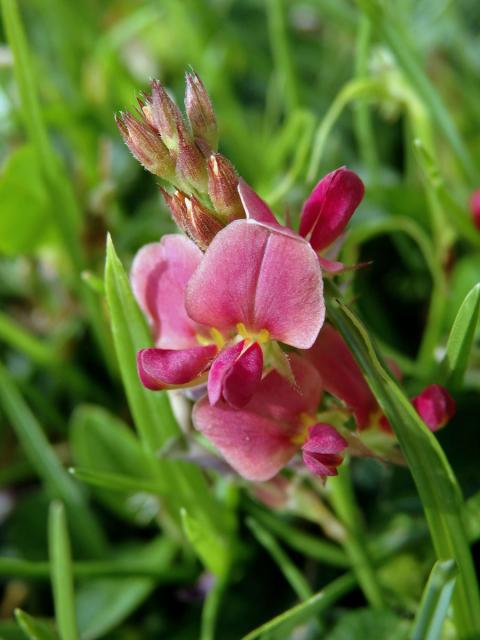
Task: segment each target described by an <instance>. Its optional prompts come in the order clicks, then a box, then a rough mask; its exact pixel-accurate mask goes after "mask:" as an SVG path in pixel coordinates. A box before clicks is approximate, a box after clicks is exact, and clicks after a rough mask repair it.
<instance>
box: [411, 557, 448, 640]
mask: <svg viewBox="0 0 480 640" xmlns="http://www.w3.org/2000/svg"><path fill="white" fill-rule="evenodd" d="M456 576H457V567H456V565H455V562H454V560H444V561H443V562H436V563H435V564H434V565H433V569H432V571H431V573H430V577H429V579H428V582H427V585H426V587H425V590H424V592H423V595H422V600H421V602H420V606H419V608H418V611H417V614H416V616H415V622H414V625H413V630H412V632H411V636H410V637H411V640H439V639H440V637H441V633H442V627H443V623H444V621H445V618H446V616H447V612H448V607H449V606H450V601H451V599H452V594H453V590H454V588H455V582H456Z"/></svg>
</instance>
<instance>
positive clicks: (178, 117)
mask: <svg viewBox="0 0 480 640" xmlns="http://www.w3.org/2000/svg"><path fill="white" fill-rule="evenodd" d="M146 108H147V112H149V115H148V116H147V115H146V117H147V118H148V119H151V121H152V122H153V124H154V126H155V128H156V129H157V130H158V132H159V133H160V135H161V136H162V140H163V141H164V143H165V144H166V146H167V147H168V148H169V149H171V150H176V149H177V145H178V131H179V130H182V129H184V124H183V119H182V114H181V113H180V110H179V109H178V107H177V105H176V104H175V103H174V102H173V100H172V99H171V98H170V96H169V95H168V93H167V92H166V91H165V89H164V87H163V86H162V85H161V84H160V82H158V80H153V82H152V96H151V98H149V99H148V100H147V103H146Z"/></svg>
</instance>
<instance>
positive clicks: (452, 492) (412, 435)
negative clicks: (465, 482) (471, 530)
mask: <svg viewBox="0 0 480 640" xmlns="http://www.w3.org/2000/svg"><path fill="white" fill-rule="evenodd" d="M329 288H330V291H332V287H331V285H329ZM327 306H328V312H329V317H330V318H331V320H333V321H334V323H335V324H336V325H337V328H338V329H339V331H340V332H341V334H342V335H343V337H344V339H345V340H346V342H347V343H348V345H349V346H350V348H351V350H352V352H353V354H354V356H355V358H356V359H357V361H358V363H359V365H360V366H361V368H362V370H363V372H364V373H365V376H366V379H367V382H368V384H369V385H370V387H371V389H372V391H373V393H374V394H375V396H376V398H377V400H378V402H379V404H380V406H381V407H382V409H383V411H384V412H385V415H386V417H387V418H388V420H389V422H390V424H391V425H392V428H393V430H394V431H395V434H396V436H397V438H398V441H399V443H400V446H401V448H402V451H403V454H404V455H405V458H406V460H407V462H408V466H409V468H410V471H411V473H412V476H413V478H414V480H415V483H416V486H417V490H418V492H419V495H420V499H421V501H422V505H423V508H424V511H425V515H426V518H427V522H428V525H429V529H430V535H431V537H432V541H433V545H434V547H435V552H436V554H437V558H438V559H439V560H447V559H450V558H453V559H454V560H455V562H456V563H457V566H458V570H459V575H458V584H457V589H456V591H455V594H454V596H453V606H454V613H455V624H456V626H457V632H458V634H459V637H469V636H471V637H473V636H475V635H478V634H480V606H479V600H480V597H479V592H478V583H477V579H476V576H475V570H474V566H473V562H472V556H471V553H470V548H469V544H468V539H467V535H466V532H465V527H464V523H463V518H462V508H463V504H462V495H461V492H460V488H459V486H458V483H457V481H456V478H455V475H454V473H453V471H452V469H451V467H450V465H449V463H448V460H447V459H446V457H445V453H444V452H443V450H442V448H441V447H440V444H439V443H438V441H437V439H436V438H435V436H434V435H433V434H432V433H431V432H430V431H429V430H428V429H427V427H426V426H425V424H424V423H423V422H422V420H421V419H420V418H419V416H418V415H417V413H416V411H415V410H414V409H413V407H412V405H411V404H410V402H409V400H408V398H407V397H406V396H405V395H404V394H403V392H402V391H401V390H400V388H399V387H398V385H397V383H396V382H395V381H394V380H393V379H392V378H391V376H390V375H389V374H388V373H387V372H386V370H385V368H384V367H383V366H382V364H381V363H380V361H379V359H378V355H377V353H376V351H375V349H374V347H373V345H372V343H371V341H370V338H369V336H368V334H367V332H366V330H365V328H364V327H363V325H362V324H361V323H360V321H359V320H358V319H357V318H356V317H355V316H354V314H353V313H352V312H351V311H350V310H349V309H348V308H347V307H346V306H345V305H344V304H342V303H341V302H340V301H339V300H335V301H333V300H332V299H331V300H329V301H328V303H327Z"/></svg>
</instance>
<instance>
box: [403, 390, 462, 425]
mask: <svg viewBox="0 0 480 640" xmlns="http://www.w3.org/2000/svg"><path fill="white" fill-rule="evenodd" d="M411 402H412V404H413V406H414V407H415V409H416V410H417V413H418V415H419V416H420V417H421V418H422V420H423V421H424V422H425V424H426V425H427V427H428V428H429V429H430V431H437V430H438V429H441V428H442V427H444V426H445V425H446V424H447V422H448V421H449V420H450V419H451V418H453V416H454V415H455V410H456V405H455V400H454V399H453V398H452V396H451V395H450V394H449V393H448V391H447V390H446V389H445V388H444V387H442V386H440V385H439V384H431V385H429V386H428V387H426V388H425V389H424V390H423V391H422V393H420V394H419V395H418V396H416V397H415V398H413V399H412V401H411Z"/></svg>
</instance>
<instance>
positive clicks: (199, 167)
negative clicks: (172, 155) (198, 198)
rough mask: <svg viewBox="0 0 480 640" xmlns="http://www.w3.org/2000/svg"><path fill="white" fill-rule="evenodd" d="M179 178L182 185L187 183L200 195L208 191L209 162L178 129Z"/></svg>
mask: <svg viewBox="0 0 480 640" xmlns="http://www.w3.org/2000/svg"><path fill="white" fill-rule="evenodd" d="M176 169H177V176H178V178H179V179H180V181H181V182H182V183H187V184H188V185H190V186H192V187H193V188H194V189H196V190H197V191H199V192H200V193H204V192H206V191H207V187H208V174H207V162H206V160H205V157H204V156H203V154H202V152H201V151H200V149H199V148H198V147H197V145H196V144H195V142H193V141H192V140H191V139H189V138H188V137H187V136H186V135H185V131H183V130H182V129H181V128H179V129H178V156H177V165H176Z"/></svg>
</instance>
